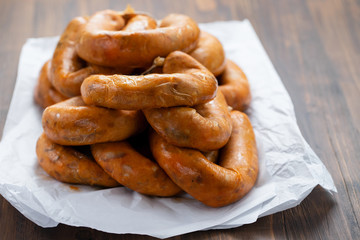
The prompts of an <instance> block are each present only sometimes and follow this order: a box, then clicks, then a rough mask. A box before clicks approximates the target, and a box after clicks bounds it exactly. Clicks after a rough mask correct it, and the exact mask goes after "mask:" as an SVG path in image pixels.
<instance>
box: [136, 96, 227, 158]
mask: <svg viewBox="0 0 360 240" xmlns="http://www.w3.org/2000/svg"><path fill="white" fill-rule="evenodd" d="M143 112H144V114H145V117H146V119H147V121H148V122H149V123H150V125H151V126H152V127H153V129H155V131H156V132H157V133H158V134H160V135H161V136H162V137H163V138H164V139H166V141H168V142H169V143H171V144H173V145H176V146H179V147H188V148H195V149H199V150H202V151H211V150H217V149H219V148H221V147H223V146H224V145H225V144H226V143H227V141H228V140H229V138H230V135H231V129H232V126H231V117H230V112H229V109H228V105H227V104H226V102H225V98H224V96H223V95H222V94H221V93H220V92H218V94H217V96H216V97H215V99H214V100H212V101H210V102H207V103H205V104H201V105H197V106H195V107H193V108H192V107H172V108H153V109H144V110H143Z"/></svg>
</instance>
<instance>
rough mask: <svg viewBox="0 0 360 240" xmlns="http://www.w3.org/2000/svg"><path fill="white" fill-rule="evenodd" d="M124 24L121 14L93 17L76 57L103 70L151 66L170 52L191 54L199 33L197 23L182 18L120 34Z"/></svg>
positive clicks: (168, 18) (165, 20) (78, 47)
mask: <svg viewBox="0 0 360 240" xmlns="http://www.w3.org/2000/svg"><path fill="white" fill-rule="evenodd" d="M121 19H122V24H120V20H121ZM112 23H113V24H112ZM124 24H125V20H124V18H123V17H122V16H121V13H120V12H116V11H112V10H106V11H101V12H98V13H95V14H94V15H93V16H92V17H91V18H90V19H89V22H88V23H87V24H86V27H85V29H84V32H83V33H82V35H81V37H80V39H79V41H78V44H77V51H78V54H79V56H80V57H81V58H83V59H85V60H86V61H88V62H91V63H94V64H98V65H103V66H109V67H116V66H128V67H144V66H149V65H151V63H152V62H153V60H154V59H155V58H156V57H158V56H162V57H165V56H167V55H168V54H169V53H171V52H172V51H175V50H181V51H184V52H189V51H191V50H193V49H194V48H195V47H196V44H197V39H198V37H199V33H200V30H199V28H198V26H197V24H196V22H195V21H193V20H192V19H191V18H190V17H188V16H185V15H181V14H170V15H169V16H167V17H165V18H164V19H163V20H162V21H161V23H160V25H159V28H157V29H149V30H144V31H134V32H128V31H121V29H122V27H123V25H124Z"/></svg>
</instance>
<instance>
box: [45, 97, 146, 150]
mask: <svg viewBox="0 0 360 240" xmlns="http://www.w3.org/2000/svg"><path fill="white" fill-rule="evenodd" d="M42 125H43V128H44V132H45V134H46V135H47V137H48V138H49V139H51V140H52V141H53V142H55V143H58V144H62V145H73V146H77V145H90V144H94V143H100V142H110V141H121V140H124V139H126V138H128V137H130V136H132V135H134V134H136V133H138V132H140V131H142V130H143V129H144V128H145V127H146V121H145V118H144V116H143V114H142V112H141V111H126V110H114V109H107V108H101V107H96V106H86V105H85V104H84V102H83V101H82V99H81V97H74V98H70V99H68V100H66V101H63V102H60V103H57V104H55V105H52V106H50V107H48V108H46V109H45V111H44V112H43V116H42Z"/></svg>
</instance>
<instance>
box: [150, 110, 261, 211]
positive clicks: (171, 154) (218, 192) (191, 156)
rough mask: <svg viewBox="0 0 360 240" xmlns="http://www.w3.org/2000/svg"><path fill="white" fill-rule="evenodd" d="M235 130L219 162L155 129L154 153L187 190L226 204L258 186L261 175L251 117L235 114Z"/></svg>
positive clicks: (206, 200) (204, 200) (210, 203)
mask: <svg viewBox="0 0 360 240" xmlns="http://www.w3.org/2000/svg"><path fill="white" fill-rule="evenodd" d="M231 118H232V122H233V131H232V135H231V137H230V140H229V142H228V143H227V145H226V146H225V147H224V149H222V150H221V153H220V157H219V163H218V164H219V165H216V164H214V163H212V162H210V161H208V160H207V159H206V158H205V157H204V155H203V154H201V152H199V151H196V150H192V149H186V148H180V147H176V146H174V145H171V144H169V143H167V142H166V141H165V140H164V139H163V138H162V137H161V136H160V135H158V134H156V133H155V132H153V134H152V135H151V137H150V146H151V150H152V153H153V155H154V157H155V159H156V161H157V162H158V163H159V165H160V166H161V168H163V169H164V170H165V172H166V173H167V174H168V175H169V177H170V178H171V179H172V180H173V181H174V182H175V183H176V184H177V185H178V186H179V187H180V188H182V189H183V190H184V191H186V192H187V193H189V194H190V195H191V196H193V197H194V198H195V199H197V200H199V201H201V202H202V203H204V204H206V205H208V206H211V207H222V206H225V205H228V204H231V203H233V202H235V201H237V200H239V199H240V198H242V197H243V196H244V195H245V194H246V193H248V192H249V191H250V189H251V188H252V187H253V186H254V184H255V181H256V179H257V175H258V159H257V149H256V142H255V135H254V132H253V129H252V126H251V123H250V121H249V119H248V117H247V116H246V115H245V114H244V113H241V112H238V111H233V112H232V113H231Z"/></svg>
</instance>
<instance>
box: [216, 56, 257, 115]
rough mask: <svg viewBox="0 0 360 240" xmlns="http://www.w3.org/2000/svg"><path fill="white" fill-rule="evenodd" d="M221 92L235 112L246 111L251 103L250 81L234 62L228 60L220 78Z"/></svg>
mask: <svg viewBox="0 0 360 240" xmlns="http://www.w3.org/2000/svg"><path fill="white" fill-rule="evenodd" d="M218 79H219V91H221V92H222V93H223V94H224V96H225V99H226V102H227V104H228V105H229V106H231V107H232V108H233V109H234V110H239V111H245V110H246V109H247V108H248V107H249V105H250V101H251V93H250V85H249V81H248V79H247V77H246V75H245V73H244V72H243V71H242V69H241V68H240V67H239V66H238V65H236V64H235V63H234V62H233V61H231V60H229V59H228V60H227V61H226V67H225V70H224V72H223V73H222V74H221V75H220V76H219V77H218Z"/></svg>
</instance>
